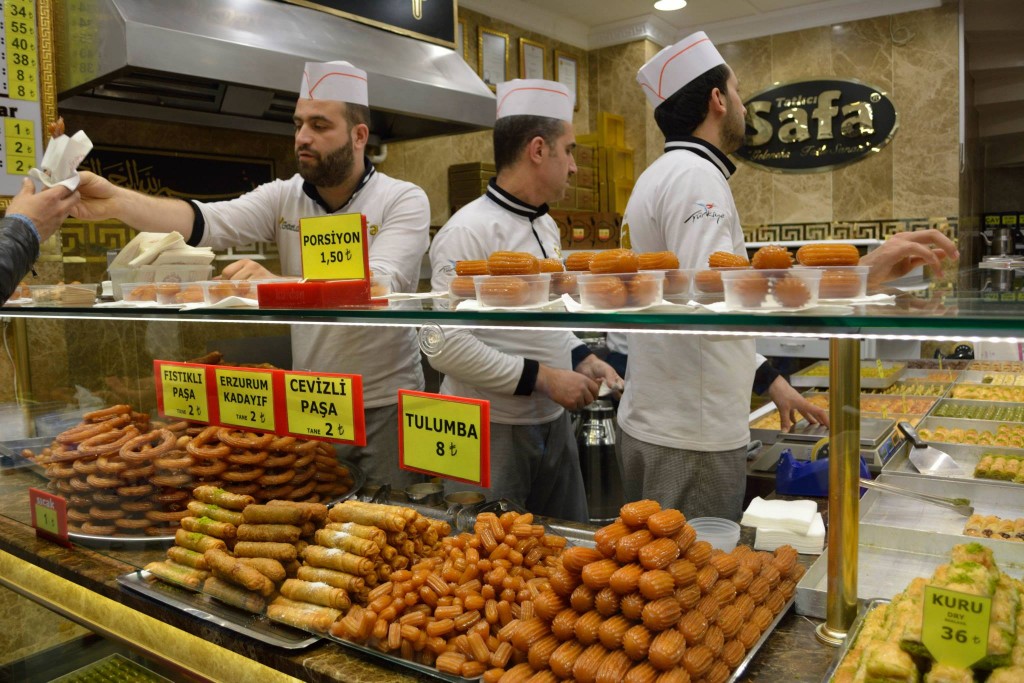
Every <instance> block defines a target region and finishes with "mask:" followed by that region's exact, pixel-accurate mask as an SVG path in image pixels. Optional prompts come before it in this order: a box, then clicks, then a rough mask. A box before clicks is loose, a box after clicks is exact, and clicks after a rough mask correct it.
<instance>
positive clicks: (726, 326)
mask: <svg viewBox="0 0 1024 683" xmlns="http://www.w3.org/2000/svg"><path fill="white" fill-rule="evenodd" d="M918 294H919V293H918ZM918 294H914V295H910V294H900V295H898V296H897V297H896V298H895V300H894V301H893V302H892V303H888V304H860V305H841V304H839V305H828V306H824V305H823V306H818V307H816V308H814V309H811V310H808V311H807V312H797V313H785V312H775V313H767V312H766V313H759V312H758V313H751V312H736V313H715V312H712V311H710V310H707V309H704V308H701V309H697V310H695V311H693V312H679V313H675V312H671V313H670V312H664V310H661V311H657V312H645V311H637V312H628V313H627V312H577V313H569V312H565V311H558V312H552V311H537V310H530V311H450V310H434V309H432V308H431V302H430V300H429V299H428V300H424V301H423V302H422V306H420V307H418V308H411V307H409V302H403V304H402V305H401V307H397V306H393V307H391V308H365V309H361V308H345V309H317V310H283V309H280V310H268V309H228V308H224V309H192V310H189V311H180V310H177V309H169V308H113V307H103V308H69V307H43V306H26V307H16V306H5V307H3V309H2V310H0V316H9V317H26V318H67V319H86V320H90V319H91V320H103V319H109V320H161V321H179V322H244V323H287V324H315V325H324V324H329V325H382V326H395V325H413V326H418V325H424V324H426V323H436V324H439V325H444V326H453V327H458V326H472V327H475V328H488V327H500V328H509V327H521V328H545V327H561V328H569V329H573V330H580V331H583V330H591V329H593V330H609V329H615V330H630V331H641V332H672V333H678V334H707V333H712V332H713V333H719V334H753V335H760V336H768V335H784V336H814V337H823V336H825V337H828V336H833V337H834V336H851V337H859V338H865V339H870V338H893V337H898V338H919V339H934V338H936V337H956V338H965V337H998V338H1004V339H1010V338H1016V337H1018V336H1021V337H1024V300H1022V301H992V300H990V299H988V298H986V297H987V296H990V295H984V294H976V293H975V294H969V295H960V296H953V295H946V294H943V295H939V294H934V293H933V294H931V295H928V293H927V292H925V293H924V294H925V296H919V295H918ZM1022 294H1024V293H1022ZM1010 295H1011V296H1015V295H1016V293H1010ZM1004 296H1007V295H1004ZM416 303H420V302H416Z"/></svg>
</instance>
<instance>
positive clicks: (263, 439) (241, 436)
mask: <svg viewBox="0 0 1024 683" xmlns="http://www.w3.org/2000/svg"><path fill="white" fill-rule="evenodd" d="M275 438H276V435H275V434H259V433H257V432H247V431H244V430H241V429H228V428H226V427H222V428H220V429H218V430H217V440H218V441H220V442H221V443H226V444H227V445H229V446H231V447H232V448H240V449H243V450H256V449H264V448H266V447H267V446H269V445H270V443H271V442H272V441H273V440H274V439H275Z"/></svg>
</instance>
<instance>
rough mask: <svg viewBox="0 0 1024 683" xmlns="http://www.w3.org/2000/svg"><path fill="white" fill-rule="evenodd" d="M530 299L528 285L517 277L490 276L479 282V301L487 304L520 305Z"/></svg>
mask: <svg viewBox="0 0 1024 683" xmlns="http://www.w3.org/2000/svg"><path fill="white" fill-rule="evenodd" d="M529 299H530V286H529V285H528V284H527V283H526V282H524V281H523V280H521V279H520V278H517V277H511V276H510V277H500V276H496V277H490V278H488V279H487V280H486V281H484V282H482V283H480V303H482V304H485V305H487V306H522V305H523V304H525V303H526V302H527V301H529Z"/></svg>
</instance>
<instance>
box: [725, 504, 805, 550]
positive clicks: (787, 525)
mask: <svg viewBox="0 0 1024 683" xmlns="http://www.w3.org/2000/svg"><path fill="white" fill-rule="evenodd" d="M740 524H742V525H744V526H752V527H755V528H756V529H757V533H756V535H755V536H754V548H755V549H756V550H775V549H776V548H778V547H779V546H781V545H791V546H793V547H794V548H796V551H797V552H798V553H803V554H811V555H817V554H821V551H822V550H824V548H825V522H824V520H822V518H821V513H820V512H818V504H817V503H815V502H814V501H812V500H765V499H764V498H760V497H758V498H754V500H752V501H750V505H748V506H747V509H746V511H745V512H744V513H743V519H742V520H740Z"/></svg>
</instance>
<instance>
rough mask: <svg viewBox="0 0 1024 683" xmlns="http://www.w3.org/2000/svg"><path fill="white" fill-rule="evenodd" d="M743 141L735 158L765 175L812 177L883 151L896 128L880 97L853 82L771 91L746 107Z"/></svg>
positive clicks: (877, 92)
mask: <svg viewBox="0 0 1024 683" xmlns="http://www.w3.org/2000/svg"><path fill="white" fill-rule="evenodd" d="M744 104H745V105H746V107H747V140H746V144H745V145H744V146H743V147H742V148H741V149H740V150H739V151H737V152H736V156H738V157H739V158H741V159H743V160H744V161H748V162H750V163H752V164H757V165H758V166H761V167H763V168H765V169H767V170H769V171H775V172H782V173H812V172H815V171H828V170H831V169H833V168H836V167H838V166H843V165H846V164H851V163H853V162H855V161H859V160H860V159H863V158H864V157H866V156H867V155H868V154H871V153H872V152H877V151H878V150H880V149H882V147H885V145H886V144H887V143H888V142H889V141H890V140H891V139H892V136H893V134H894V133H895V132H896V127H897V125H898V121H897V118H898V117H897V115H896V107H895V106H894V105H893V103H892V100H890V99H889V98H888V97H887V96H886V94H885V93H884V92H882V91H881V90H879V89H878V88H873V87H871V86H869V85H865V84H863V83H858V82H857V81H841V80H834V79H821V80H813V81H800V82H798V83H787V84H785V85H774V86H772V87H771V88H769V89H767V90H764V91H762V92H759V93H758V94H756V95H754V96H753V97H751V98H750V99H749V100H747V102H745V103H744Z"/></svg>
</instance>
